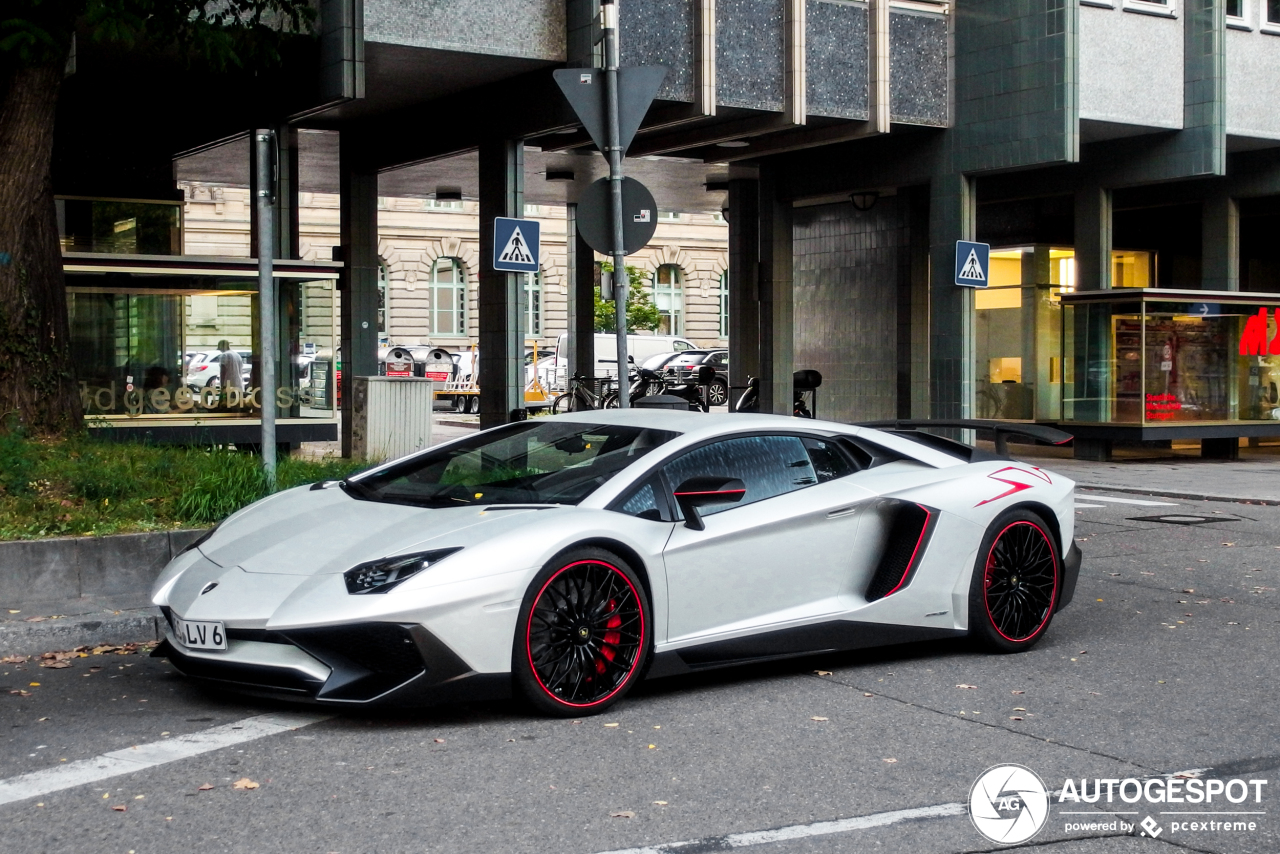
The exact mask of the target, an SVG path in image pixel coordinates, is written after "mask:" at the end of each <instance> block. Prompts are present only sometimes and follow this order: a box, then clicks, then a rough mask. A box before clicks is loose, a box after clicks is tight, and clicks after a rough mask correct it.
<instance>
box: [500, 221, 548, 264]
mask: <svg viewBox="0 0 1280 854" xmlns="http://www.w3.org/2000/svg"><path fill="white" fill-rule="evenodd" d="M538 237H539V224H538V223H537V222H535V221H534V220H531V219H511V218H509V217H504V216H499V217H494V219H493V269H495V270H498V271H499V272H503V273H536V272H538V260H539V258H540V256H539V254H538V248H539V247H538Z"/></svg>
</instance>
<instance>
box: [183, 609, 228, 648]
mask: <svg viewBox="0 0 1280 854" xmlns="http://www.w3.org/2000/svg"><path fill="white" fill-rule="evenodd" d="M173 633H174V635H175V636H176V637H177V639H178V643H180V644H182V645H183V646H185V647H187V648H189V649H226V648H227V629H226V626H224V625H223V624H222V623H220V622H207V621H197V620H179V619H177V618H176V617H175V618H174V620H173Z"/></svg>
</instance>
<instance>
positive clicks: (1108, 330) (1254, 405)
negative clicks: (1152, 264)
mask: <svg viewBox="0 0 1280 854" xmlns="http://www.w3.org/2000/svg"><path fill="white" fill-rule="evenodd" d="M1212 298H1213V300H1214V301H1213V302H1193V301H1192V300H1194V299H1196V298H1195V297H1177V298H1175V297H1172V296H1171V295H1165V294H1161V293H1160V292H1159V291H1158V290H1148V291H1145V292H1133V293H1132V294H1126V293H1124V292H1117V291H1115V290H1112V291H1093V292H1088V293H1077V294H1073V295H1070V296H1069V297H1067V298H1065V299H1064V312H1063V323H1064V326H1063V335H1064V340H1063V356H1064V360H1065V363H1066V367H1067V372H1066V377H1065V383H1064V389H1063V416H1064V419H1065V420H1067V421H1075V422H1081V423H1098V424H1101V423H1120V424H1134V425H1143V426H1151V425H1158V424H1167V423H1184V422H1189V421H1198V422H1218V423H1230V422H1238V421H1261V422H1275V421H1280V391H1277V389H1278V388H1280V354H1276V353H1273V352H1272V345H1271V342H1272V341H1273V340H1277V336H1280V328H1277V320H1280V316H1278V315H1277V310H1278V309H1280V301H1277V300H1272V301H1269V302H1265V303H1264V302H1260V301H1259V299H1258V297H1257V296H1251V295H1248V294H1241V293H1236V292H1222V293H1215V294H1213V295H1212ZM1275 349H1277V350H1280V347H1276V348H1275Z"/></svg>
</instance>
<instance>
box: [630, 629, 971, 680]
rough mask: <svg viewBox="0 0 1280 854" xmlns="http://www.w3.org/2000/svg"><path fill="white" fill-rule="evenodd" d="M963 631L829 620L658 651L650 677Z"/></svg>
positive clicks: (955, 634) (954, 635)
mask: <svg viewBox="0 0 1280 854" xmlns="http://www.w3.org/2000/svg"><path fill="white" fill-rule="evenodd" d="M967 634H968V632H965V631H963V630H960V629H935V628H929V627H927V626H895V625H891V624H888V623H865V622H856V621H854V620H832V621H830V622H826V623H815V624H813V625H809V626H796V627H795V628H789V629H778V630H776V631H772V632H762V633H761V634H756V635H748V636H747V637H741V638H734V639H732V640H724V641H712V642H711V643H706V644H700V645H698V646H691V647H685V648H683V649H678V650H672V651H669V652H660V653H658V654H656V655H655V656H654V659H653V665H652V666H651V667H650V669H649V675H648V678H650V679H660V678H662V677H663V676H678V675H680V674H682V673H696V672H698V671H701V670H711V669H713V668H717V667H732V666H734V665H737V664H748V663H752V662H759V661H775V660H778V659H783V658H796V657H799V656H804V655H816V654H818V653H824V652H846V651H848V650H853V649H866V648H868V647H876V646H892V645H894V644H900V643H916V642H918V641H928V640H941V639H944V638H957V637H964V636H965V635H967Z"/></svg>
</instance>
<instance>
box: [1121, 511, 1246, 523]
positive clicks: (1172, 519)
mask: <svg viewBox="0 0 1280 854" xmlns="http://www.w3.org/2000/svg"><path fill="white" fill-rule="evenodd" d="M1129 521H1130V522H1163V523H1164V524H1166V525H1204V524H1205V523H1207V522H1239V521H1240V520H1239V519H1237V518H1235V517H1234V516H1188V515H1185V514H1182V513H1172V514H1165V515H1163V516H1130V517H1129Z"/></svg>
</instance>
